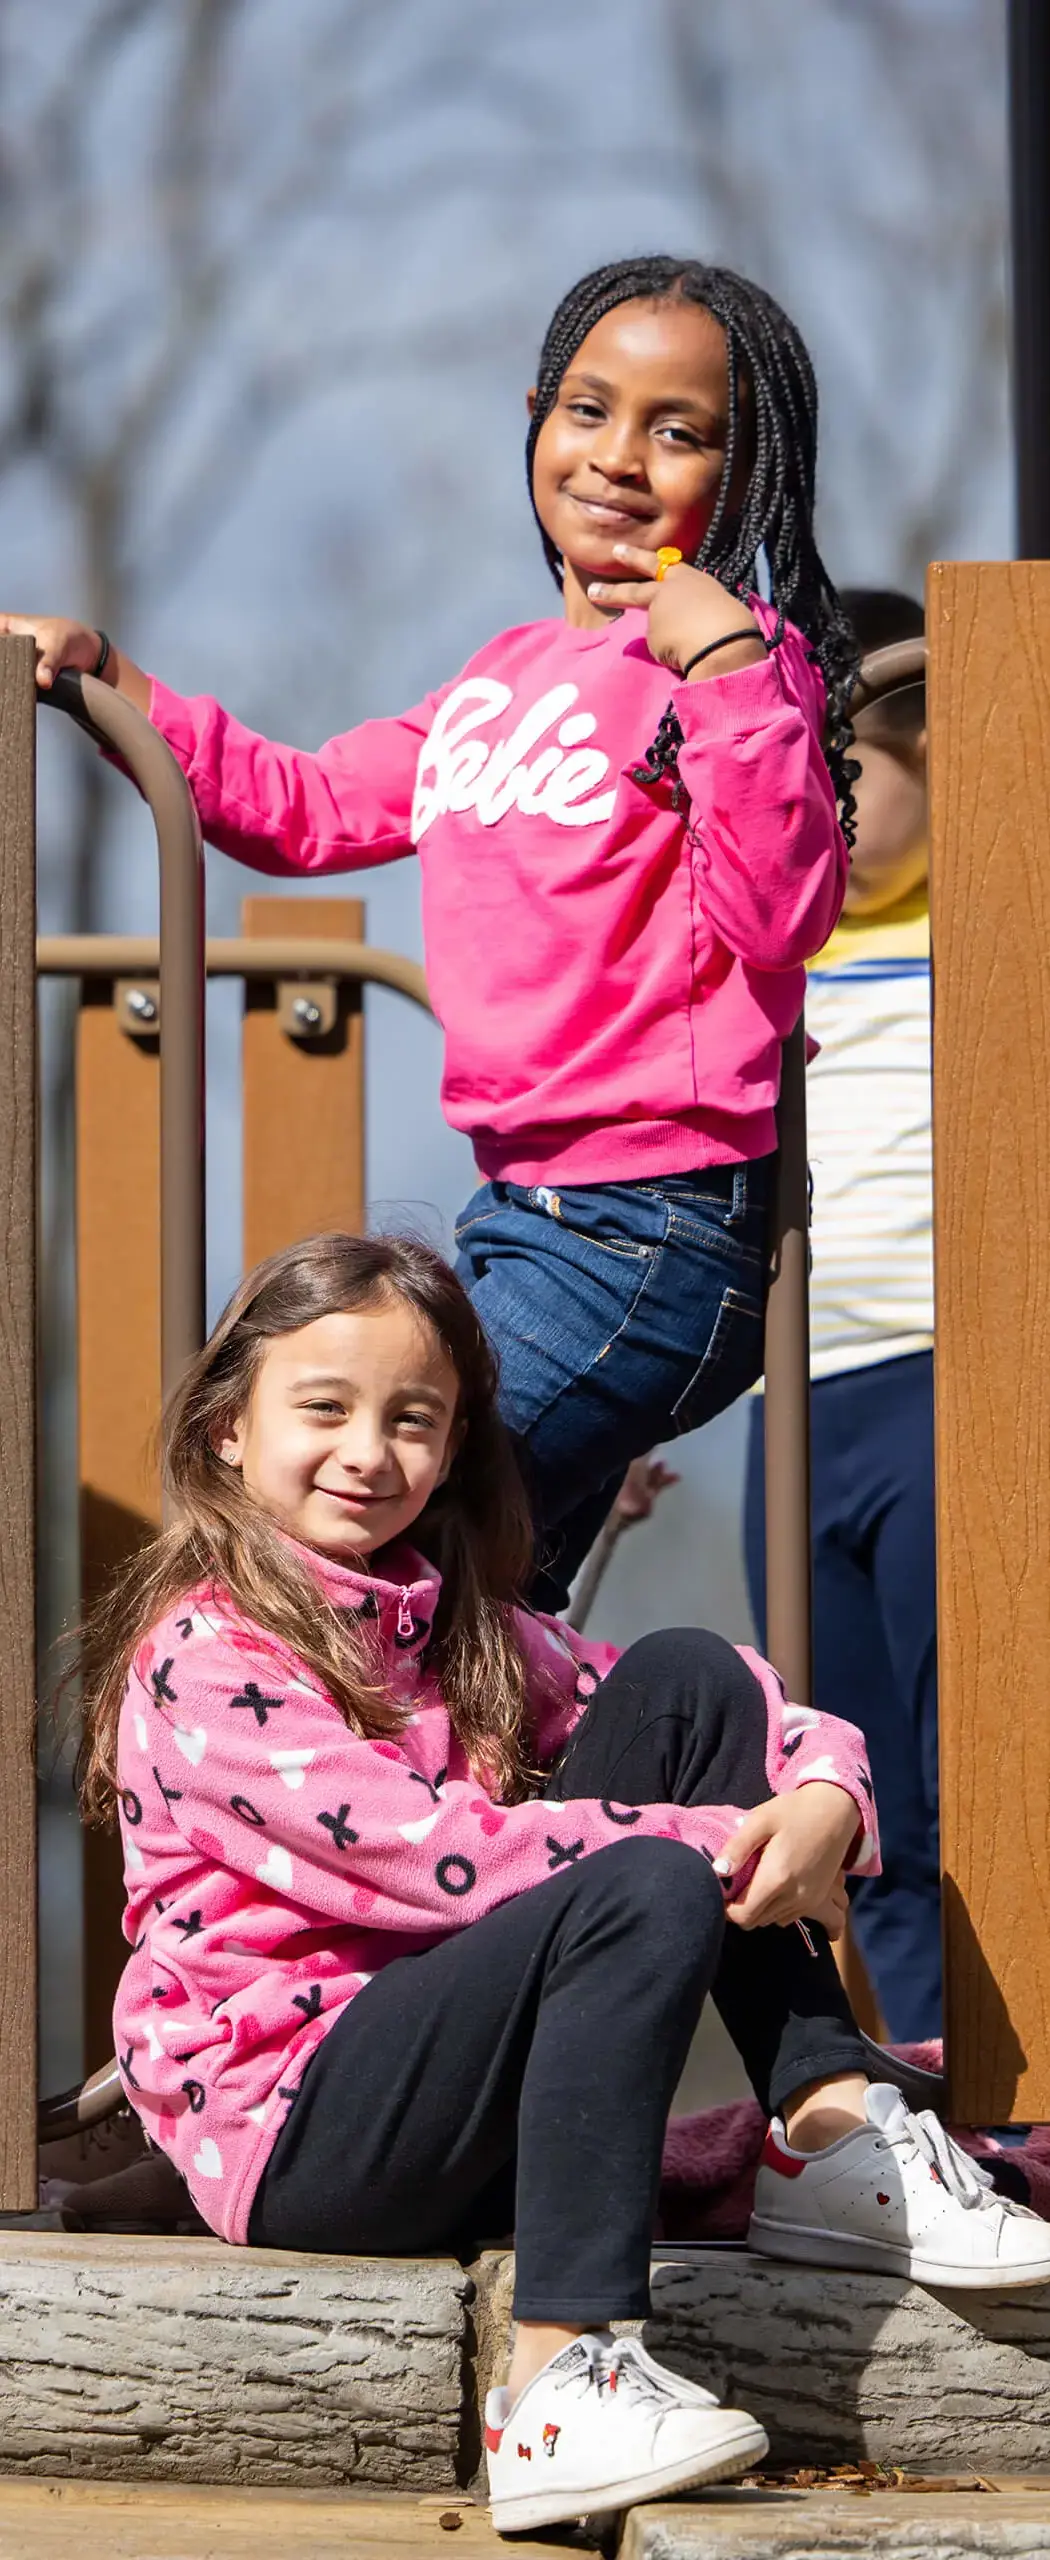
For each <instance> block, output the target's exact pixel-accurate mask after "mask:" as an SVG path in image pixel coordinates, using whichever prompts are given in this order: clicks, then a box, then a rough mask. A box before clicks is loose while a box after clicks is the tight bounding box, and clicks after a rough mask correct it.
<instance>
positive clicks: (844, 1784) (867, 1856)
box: [792, 1762, 882, 1876]
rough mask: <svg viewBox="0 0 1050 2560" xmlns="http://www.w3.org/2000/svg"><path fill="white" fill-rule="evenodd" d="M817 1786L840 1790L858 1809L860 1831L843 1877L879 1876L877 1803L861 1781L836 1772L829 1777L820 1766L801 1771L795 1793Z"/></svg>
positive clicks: (851, 1842) (857, 1829) (853, 1843)
mask: <svg viewBox="0 0 1050 2560" xmlns="http://www.w3.org/2000/svg"><path fill="white" fill-rule="evenodd" d="M818 1785H819V1786H825V1787H827V1786H831V1787H841V1789H842V1793H843V1795H844V1796H849V1797H850V1798H851V1800H852V1802H853V1803H854V1804H855V1805H856V1808H857V1828H856V1830H855V1832H854V1834H853V1838H852V1840H851V1841H850V1845H849V1851H848V1854H847V1856H846V1859H845V1861H844V1873H845V1874H846V1875H848V1876H873V1875H874V1876H877V1875H879V1874H880V1873H881V1871H882V1859H881V1856H880V1853H879V1832H878V1824H877V1822H876V1818H875V1806H874V1800H871V1801H869V1798H868V1797H867V1795H866V1794H865V1791H864V1788H863V1787H862V1786H861V1783H860V1780H859V1778H854V1777H852V1776H847V1775H846V1774H845V1772H842V1773H839V1772H836V1774H835V1776H834V1777H833V1778H832V1777H829V1775H828V1772H827V1770H826V1769H822V1768H821V1767H820V1764H819V1762H818V1763H817V1766H816V1767H815V1768H812V1769H800V1770H799V1773H798V1777H797V1779H796V1782H795V1787H794V1788H793V1789H792V1793H796V1792H798V1791H799V1790H800V1789H801V1788H802V1787H808V1786H818Z"/></svg>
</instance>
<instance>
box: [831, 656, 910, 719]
mask: <svg viewBox="0 0 1050 2560" xmlns="http://www.w3.org/2000/svg"><path fill="white" fill-rule="evenodd" d="M925 676H926V642H925V640H890V641H888V642H887V645H886V647H885V648H884V649H869V651H868V654H867V657H866V658H862V659H861V662H860V672H859V674H858V676H857V681H856V683H855V685H854V687H853V695H852V699H851V702H850V712H851V714H852V716H853V718H854V719H855V718H856V716H857V713H858V711H867V709H868V707H869V704H871V703H873V702H881V701H882V700H883V697H884V696H885V695H886V694H887V693H903V691H904V690H905V687H906V686H910V685H914V684H922V683H923V682H924V681H925Z"/></svg>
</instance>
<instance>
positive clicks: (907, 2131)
mask: <svg viewBox="0 0 1050 2560" xmlns="http://www.w3.org/2000/svg"><path fill="white" fill-rule="evenodd" d="M902 2131H903V2134H904V2135H905V2136H907V2137H910V2139H911V2141H912V2143H913V2144H914V2147H915V2149H916V2150H917V2151H918V2152H920V2153H921V2156H922V2158H923V2159H924V2160H925V2161H926V2162H927V2163H928V2165H929V2167H930V2168H931V2169H933V2170H934V2171H935V2172H936V2174H937V2176H938V2177H939V2179H940V2181H941V2184H942V2186H944V2187H947V2190H948V2193H949V2195H950V2196H951V2197H952V2198H953V2201H954V2202H955V2203H956V2204H959V2205H961V2206H962V2208H963V2211H964V2213H982V2212H983V2211H984V2209H985V2207H986V2206H987V2205H989V2204H1000V2203H1001V2202H1002V2198H1001V2197H1000V2196H997V2195H996V2193H995V2188H994V2185H993V2182H992V2179H991V2177H990V2176H989V2173H988V2171H987V2169H980V2168H978V2165H977V2162H976V2160H971V2158H970V2156H969V2153H968V2152H966V2151H960V2150H959V2148H958V2145H957V2144H956V2143H954V2142H953V2141H952V2138H951V2135H950V2134H948V2133H946V2132H945V2129H944V2126H943V2125H942V2123H941V2122H940V2119H939V2117H937V2116H935V2115H933V2114H932V2113H931V2111H930V2109H929V2107H924V2108H923V2109H922V2111H921V2113H920V2114H919V2115H912V2114H911V2113H910V2112H906V2114H905V2123H904V2127H903V2129H902ZM901 2138H902V2137H901V2135H898V2136H897V2139H898V2140H900V2139H901ZM893 2139H894V2137H893V2135H892V2134H888V2135H887V2140H888V2141H892V2140H893Z"/></svg>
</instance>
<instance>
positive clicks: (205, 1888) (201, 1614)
mask: <svg viewBox="0 0 1050 2560" xmlns="http://www.w3.org/2000/svg"><path fill="white" fill-rule="evenodd" d="M496 1389H497V1380H496V1374H495V1368H494V1363H493V1358H492V1354H491V1352H490V1350H489V1348H488V1345H487V1343H486V1339H485V1336H484V1333H483V1331H482V1328H481V1324H480V1322H479V1319H478V1317H477V1315H476V1314H475V1312H474V1310H473V1308H472V1306H471V1303H470V1300H469V1298H468V1297H467V1295H466V1293H465V1291H464V1290H463V1288H462V1287H461V1286H460V1284H459V1282H458V1281H457V1280H456V1278H455V1277H454V1275H453V1274H452V1272H451V1271H450V1270H449V1269H448V1267H447V1265H446V1264H445V1263H443V1262H442V1261H441V1260H440V1259H439V1257H438V1256H437V1255H436V1254H434V1253H432V1252H431V1251H430V1250H429V1249H427V1248H426V1247H424V1246H423V1245H421V1244H417V1243H413V1242H403V1241H399V1240H396V1239H391V1238H382V1237H380V1238H366V1237H356V1236H354V1237H351V1236H340V1235H328V1236H320V1237H316V1238H314V1239H313V1240H312V1241H309V1242H307V1243H305V1244H302V1245H298V1246H296V1247H295V1248H293V1249H291V1250H289V1251H287V1252H284V1253H281V1254H278V1255H276V1256H275V1257H274V1258H273V1259H272V1260H271V1261H269V1262H267V1263H264V1264H263V1265H262V1266H261V1267H260V1268H259V1269H258V1270H257V1271H255V1272H253V1273H251V1274H250V1276H249V1277H248V1278H247V1279H246V1280H245V1281H244V1282H243V1283H242V1285H241V1287H240V1288H239V1289H238V1290H237V1291H236V1293H235V1295H234V1297H233V1299H232V1300H231V1302H230V1305H229V1306H228V1308H227V1309H226V1312H225V1314H224V1315H223V1316H222V1318H221V1320H220V1322H219V1324H218V1325H217V1326H216V1328H215V1331H214V1333H213V1334H212V1337H211V1340H210V1341H209V1342H208V1343H207V1345H206V1346H205V1349H204V1350H203V1351H202V1352H201V1354H200V1356H199V1358H198V1359H197V1360H196V1361H195V1362H194V1363H193V1364H192V1366H191V1368H190V1370H189V1372H188V1374H187V1375H186V1377H185V1379H184V1381H183V1383H182V1384H181V1385H180V1387H179V1388H178V1390H177V1392H176V1394H175V1396H174V1398H173V1399H172V1402H171V1404H170V1407H169V1410H168V1413H167V1416H166V1420H165V1437H164V1456H165V1469H166V1476H167V1482H168V1486H169V1489H170V1491H171V1493H172V1495H173V1497H174V1519H173V1522H172V1525H171V1526H170V1527H168V1528H167V1529H166V1530H165V1531H164V1532H163V1534H162V1535H161V1536H160V1537H159V1538H158V1539H157V1540H156V1542H155V1544H154V1545H153V1547H152V1548H151V1549H150V1550H148V1551H147V1553H146V1554H145V1555H139V1556H137V1557H136V1558H135V1559H134V1561H133V1562H132V1563H131V1564H130V1565H129V1566H128V1567H127V1569H126V1571H125V1574H124V1576H123V1578H122V1580H121V1581H120V1582H119V1583H118V1585H117V1586H116V1588H115V1590H114V1592H113V1594H112V1595H111V1597H110V1599H109V1601H108V1603H107V1605H106V1606H105V1608H104V1609H103V1611H102V1612H101V1614H100V1615H99V1616H98V1617H97V1618H96V1620H95V1622H94V1625H93V1627H92V1629H91V1630H90V1631H89V1637H88V1659H87V1691H88V1723H87V1731H86V1739H85V1765H84V1773H83V1783H84V1798H85V1806H86V1809H87V1810H88V1812H89V1813H92V1814H95V1815H102V1814H104V1813H106V1812H107V1811H108V1810H110V1809H111V1808H112V1807H113V1805H114V1803H116V1804H117V1806H118V1807H119V1814H120V1824H121V1831H122V1836H123V1843H124V1856H125V1868H126V1886H127V1915H126V1920H125V1930H126V1934H127V1937H128V1939H129V1941H130V1945H131V1953H130V1955H129V1958H128V1962H127V1965H126V1968H125V1972H124V1975H123V1978H122V1981H121V1984H120V1988H119V1991H118V1995H117V2001H116V2011H115V2026H116V2032H117V2038H118V2054H119V2059H120V2068H121V2072H122V2075H123V2080H124V2086H125V2088H126V2091H127V2095H128V2099H129V2102H130V2103H131V2105H132V2106H133V2107H134V2108H135V2109H136V2110H137V2112H138V2114H139V2116H140V2117H141V2119H142V2122H143V2124H144V2126H145V2128H146V2131H147V2133H148V2134H149V2136H150V2139H151V2140H152V2141H153V2142H154V2143H156V2144H159V2145H160V2146H161V2147H162V2148H163V2150H164V2151H165V2152H166V2153H167V2155H168V2156H169V2157H170V2158H171V2159H172V2160H173V2161H174V2162H175V2163H176V2165H177V2166H178V2168H179V2169H180V2170H181V2171H182V2173H183V2175H184V2177H185V2179H186V2181H187V2184H188V2186H189V2188H190V2190H191V2192H192V2194H193V2196H194V2198H195V2200H196V2203H197V2205H198V2207H199V2210H200V2212H201V2213H202V2215H203V2216H204V2218H205V2220H206V2221H207V2222H208V2223H209V2224H210V2226H211V2228H212V2229H213V2230H214V2231H216V2232H217V2233H219V2234H221V2235H222V2236H223V2237H225V2238H226V2239H227V2240H231V2241H249V2242H252V2243H255V2244H257V2245H259V2246H263V2247H270V2248H288V2249H308V2250H329V2251H340V2252H364V2253H370V2254H383V2253H388V2254H397V2255H406V2254H412V2253H419V2252H423V2251H445V2252H457V2253H459V2254H461V2255H466V2254H468V2253H469V2252H470V2251H471V2250H472V2249H473V2248H474V2247H475V2246H476V2245H477V2243H478V2241H479V2240H481V2239H483V2238H485V2237H486V2236H491V2235H492V2234H493V2233H498V2232H502V2231H505V2230H506V2229H508V2228H509V2227H510V2226H511V2225H513V2227H514V2229H515V2233H516V2251H517V2288H516V2298H515V2317H516V2324H517V2325H516V2335H515V2342H514V2347H513V2353H512V2358H511V2364H510V2371H509V2375H508V2380H507V2384H506V2386H505V2388H502V2389H499V2390H495V2391H494V2392H492V2393H491V2394H490V2397H489V2402H488V2405H487V2409H486V2446H487V2451H488V2463H489V2481H490V2492H491V2498H492V2508H493V2517H494V2521H495V2523H496V2524H497V2526H499V2527H500V2528H502V2529H504V2530H513V2529H515V2528H523V2527H529V2526H534V2525H539V2524H544V2523H550V2522H555V2521H557V2520H560V2519H564V2518H568V2517H571V2516H574V2515H576V2514H578V2513H580V2512H583V2511H585V2510H589V2511H600V2510H601V2509H603V2508H613V2507H618V2506H622V2505H624V2504H625V2503H627V2502H628V2501H630V2500H632V2499H638V2498H644V2497H649V2496H653V2495H657V2494H659V2492H660V2491H661V2490H668V2489H676V2488H679V2487H682V2486H684V2485H685V2484H687V2483H688V2482H692V2481H698V2480H712V2479H719V2478H723V2477H728V2476H731V2475H732V2474H734V2473H736V2472H739V2471H741V2470H743V2469H744V2468H746V2466H747V2465H748V2464H749V2463H750V2462H752V2461H753V2460H754V2459H755V2458H756V2456H759V2455H760V2454H761V2453H762V2451H763V2450H764V2447H765V2437H764V2435H763V2432H762V2429H761V2428H760V2427H759V2426H758V2425H757V2424H756V2422H755V2421H754V2420H753V2419H752V2418H750V2417H749V2416H748V2415H747V2414H746V2412H743V2411H741V2410H732V2409H724V2408H719V2407H718V2406H717V2404H716V2403H715V2401H714V2400H713V2398H712V2397H711V2395H710V2394H708V2393H705V2392H703V2391H702V2390H700V2389H699V2388H698V2387H697V2386H696V2385H693V2384H687V2383H685V2382H682V2381H681V2380H680V2379H679V2378H678V2377H677V2376H676V2375H674V2374H672V2373H669V2372H667V2371H665V2370H664V2369H663V2368H662V2367H660V2366H658V2365H657V2364H655V2363H654V2362H653V2360H652V2359H651V2358H650V2357H649V2356H648V2355H647V2354H646V2352H645V2351H644V2349H643V2348H642V2347H641V2345H640V2344H639V2342H638V2341H637V2340H636V2339H635V2338H633V2337H628V2338H623V2337H621V2338H617V2339H615V2340H614V2338H613V2336H612V2334H611V2331H610V2328H609V2323H610V2322H611V2321H613V2320H615V2319H632V2318H637V2317H638V2316H639V2315H642V2314H644V2313H645V2311H646V2310H647V2308H648V2299H649V2295H648V2282H649V2252H650V2240H651V2235H652V2228H653V2217H654V2210H655V2204H656V2196H657V2189H658V2183H659V2176H660V2159H661V2147H662V2143H663V2137H664V2129H665V2124H666V2120H667V2115H668V2110H669V2107H670V2103H671V2099H672V2095H673V2092H674V2089H675V2086H676V2083H677V2080H678V2078H679V2075H680V2072H681V2069H682V2064H683V2061H684V2058H685V2054H686V2051H687V2048H688V2045H689V2042H690V2039H691V2037H692V2035H693V2031H694V2029H695V2027H696V2023H697V2019H698V2017H699V2015H700V2011H701V2009H702V2007H703V2003H704V2000H705V1998H706V1997H707V1994H708V1992H711V1993H712V1994H713V1996H714V1998H715V2000H716V2002H717V2004H718V2007H719V2009H720V2011H721V2013H722V2015H723V2017H724V2019H725V2021H726V2023H727V2025H728V2027H729V2030H730V2033H731V2034H732V2036H733V2039H734V2041H735V2043H736V2045H737V2047H738V2049H739V2051H740V2053H741V2055H742V2056H743V2059H744V2062H745V2064H746V2067H747V2069H748V2072H749V2074H750V2077H751V2079H752V2081H753V2084H754V2087H755V2089H756V2091H757V2092H758V2094H759V2097H760V2099H761V2101H762V2103H763V2105H764V2106H765V2107H766V2108H767V2109H768V2110H769V2111H770V2113H771V2114H773V2115H774V2121H773V2124H772V2125H771V2129H770V2135H769V2140H768V2143H767V2153H766V2159H765V2162H764V2165H763V2168H762V2170H761V2172H760V2178H759V2192H758V2197H757V2203H756V2221H755V2226H754V2228H753V2237H754V2239H755V2240H756V2242H757V2243H758V2245H761V2247H763V2248H764V2249H766V2250H767V2251H770V2252H772V2253H774V2254H781V2255H786V2256H804V2257H805V2256H810V2257H815V2258H822V2259H826V2260H828V2261H830V2262H832V2263H834V2264H837V2265H841V2264H854V2265H878V2266H886V2267H888V2268H892V2269H893V2270H894V2271H900V2272H909V2273H912V2274H915V2275H919V2276H922V2275H924V2274H925V2275H927V2276H928V2277H930V2279H931V2280H933V2281H936V2283H937V2284H939V2285H945V2284H950V2283H952V2282H955V2283H966V2284H967V2285H970V2286H972V2285H973V2284H975V2283H981V2282H983V2283H985V2284H992V2283H995V2284H999V2285H1002V2284H1004V2283H1010V2282H1018V2281H1021V2282H1024V2281H1028V2282H1032V2281H1036V2280H1038V2279H1040V2278H1044V2277H1045V2276H1047V2275H1048V2274H1050V2263H1048V2261H1047V2253H1046V2242H1047V2237H1048V2235H1047V2233H1046V2229H1045V2226H1044V2225H1042V2224H1039V2223H1037V2222H1035V2220H1034V2218H1032V2217H1029V2216H1027V2215H1025V2214H1023V2213H1022V2212H1021V2211H1020V2210H1019V2209H1018V2208H1011V2207H1010V2206H1009V2205H1008V2204H1006V2203H1004V2202H1003V2200H1002V2199H1000V2198H993V2197H990V2196H989V2197H985V2196H984V2195H983V2194H982V2195H981V2197H980V2199H979V2203H978V2207H977V2209H976V2210H974V2209H973V2198H972V2195H970V2197H969V2202H968V2203H967V2204H964V2202H963V2201H962V2199H961V2196H960V2194H959V2193H957V2192H955V2191H954V2187H955V2184H956V2182H955V2180H954V2176H953V2177H952V2178H949V2179H947V2181H946V2180H945V2178H944V2177H943V2176H940V2177H938V2178H937V2179H935V2180H931V2178H930V2172H929V2159H928V2145H926V2146H925V2148H924V2142H923V2134H922V2127H921V2125H917V2124H916V2123H915V2120H914V2119H912V2118H910V2117H909V2116H908V2115H907V2112H906V2110H905V2108H904V2106H903V2103H902V2101H901V2099H900V2097H899V2095H898V2093H897V2092H896V2091H895V2090H890V2089H888V2088H886V2089H882V2088H880V2089H877V2090H871V2089H869V2087H868V2084H867V2079H866V2074H865V2062H864V2048H863V2046H862V2044H861V2042H860V2039H859V2037H858V2034H857V2031H856V2028H855V2026H854V2023H853V2020H852V2017H851V2014H850V2011H849V2007H848V2004H847V2001H846V1998H845V1995H844V1993H843V1990H842V1986H841V1984H840V1981H839V1977H838V1973H837V1971H836V1968H835V1964H834V1961H833V1958H832V1955H831V1951H830V1947H829V1943H828V1931H829V1929H830V1930H835V1929H836V1928H837V1927H838V1926H839V1924H840V1922H841V1916H842V1911H843V1906H844V1887H843V1872H844V1869H846V1868H847V1867H850V1868H852V1869H853V1870H854V1871H855V1872H859V1871H862V1870H866V1871H868V1872H871V1870H872V1868H873V1867H874V1865H875V1863H876V1860H877V1840H876V1831H875V1820H874V1812H873V1807H872V1803H871V1786H870V1779H869V1777H868V1773H867V1768H866V1763H865V1759H864V1751H863V1744H862V1742H861V1737H860V1735H859V1734H858V1733H857V1732H855V1730H854V1729H853V1727H852V1726H850V1725H847V1724H843V1723H841V1722H837V1721H836V1720H834V1719H833V1718H830V1717H827V1716H820V1715H817V1714H816V1713H814V1712H813V1711H812V1710H811V1709H805V1708H798V1707H793V1706H791V1705H789V1704H787V1703H786V1701H785V1699H784V1697H783V1693H782V1691H781V1688H780V1685H779V1683H778V1681H777V1679H776V1677H775V1675H774V1673H773V1672H772V1671H771V1670H770V1669H769V1668H768V1666H767V1665H766V1664H765V1663H763V1662H762V1661H761V1660H760V1659H759V1658H758V1657H757V1656H755V1655H753V1654H750V1653H748V1652H747V1651H746V1650H738V1649H734V1648H733V1647H732V1646H731V1645H729V1644H727V1643H725V1642H723V1640H722V1639H721V1638H720V1637H717V1636H714V1635H710V1634H705V1633H703V1632H701V1631H700V1630H698V1629H696V1628H685V1629H680V1630H677V1631H675V1632H673V1633H665V1634H660V1635H651V1636H648V1637H645V1638H643V1639H642V1641H641V1642H639V1643H637V1644H634V1645H632V1646H631V1647H630V1648H629V1649H628V1651H627V1652H626V1653H623V1654H621V1655H620V1657H619V1659H618V1660H617V1658H616V1656H615V1653H614V1650H613V1648H611V1647H609V1646H597V1645H592V1644H590V1643H587V1642H584V1641H583V1640H582V1639H581V1638H579V1637H577V1636H574V1635H572V1634H571V1633H570V1632H569V1631H568V1630H567V1629H566V1628H565V1627H564V1626H562V1625H561V1624H560V1623H559V1622H558V1621H556V1620H552V1619H546V1618H542V1617H538V1616H535V1615H533V1614H530V1613H529V1612H528V1611H527V1610H526V1609H524V1608H523V1607H521V1606H520V1605H519V1603H518V1600H517V1595H518V1593H519V1592H520V1591H521V1590H522V1588H524V1587H527V1583H528V1577H529V1573H530V1570H531V1562H532V1557H531V1535H530V1528H529V1519H528V1511H527V1507H526V1503H525V1500H524V1496H523V1493H522V1489H521V1486H520V1483H519V1480H518V1476H517V1473H516V1469H515V1462H514V1458H513V1455H512V1451H511V1447H510V1443H509V1441H508V1438H507V1434H506V1431H505V1428H504V1426H503V1424H502V1422H501V1421H500V1419H499V1415H498V1412H497V1406H496ZM796 1924H801V1925H796ZM946 2156H949V2157H950V2159H951V2160H954V2159H955V2158H956V2156H957V2155H955V2154H954V2153H953V2152H952V2150H951V2146H948V2152H947V2154H946ZM964 2170H965V2176H966V2178H968V2179H969V2181H970V2186H971V2187H972V2184H973V2179H974V2173H973V2172H972V2171H971V2170H969V2169H966V2168H965V2164H963V2169H960V2171H959V2173H958V2175H959V2180H961V2179H962V2177H963V2173H964ZM876 2197H877V2198H878V2202H877V2204H876V2201H875V2199H876ZM873 2217H881V2219H873ZM508 2421H509V2422H510V2423H508Z"/></svg>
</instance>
